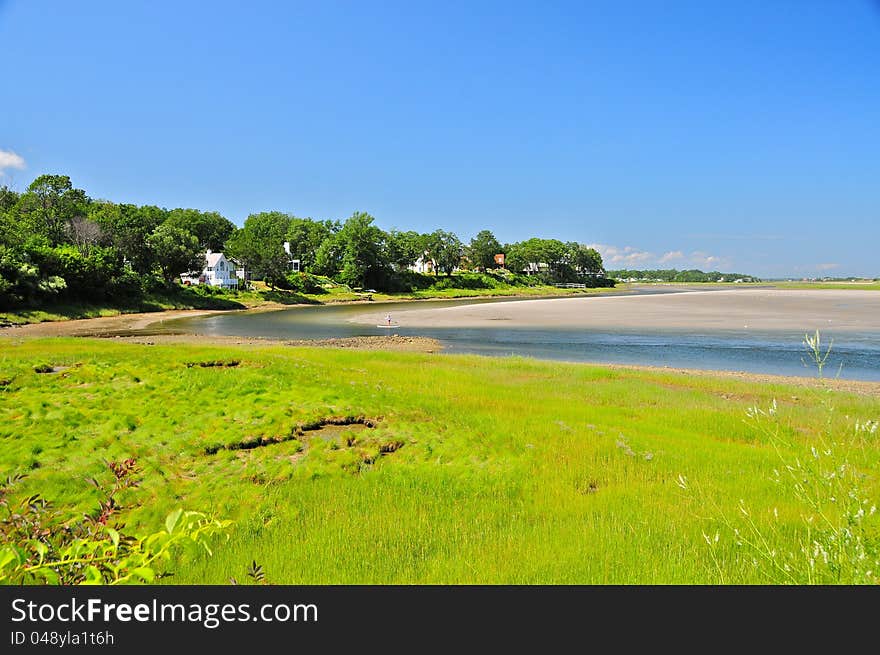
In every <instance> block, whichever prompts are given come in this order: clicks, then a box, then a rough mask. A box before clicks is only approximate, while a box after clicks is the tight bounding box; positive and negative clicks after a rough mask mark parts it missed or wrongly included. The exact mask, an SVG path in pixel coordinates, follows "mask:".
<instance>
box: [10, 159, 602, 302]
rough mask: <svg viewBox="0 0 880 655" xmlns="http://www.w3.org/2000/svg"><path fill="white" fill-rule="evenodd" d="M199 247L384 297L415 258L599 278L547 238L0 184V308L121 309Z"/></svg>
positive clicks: (199, 258) (583, 250)
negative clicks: (238, 217)
mask: <svg viewBox="0 0 880 655" xmlns="http://www.w3.org/2000/svg"><path fill="white" fill-rule="evenodd" d="M284 242H289V248H290V253H288V252H286V251H285V249H284V246H283V244H284ZM208 249H211V250H213V251H223V252H225V253H226V255H227V257H229V258H231V259H233V260H234V261H235V262H237V263H238V265H239V266H243V267H244V268H245V270H247V271H248V273H249V275H250V277H251V278H252V279H258V280H264V281H265V282H266V283H267V284H268V285H269V286H270V287H273V288H274V287H281V288H290V287H291V285H295V284H296V283H297V279H296V276H292V275H291V271H290V260H291V259H299V260H300V262H301V266H302V269H303V270H305V271H308V272H309V273H310V274H314V275H321V276H327V277H330V278H332V279H334V280H336V281H337V282H340V283H342V284H348V285H350V286H352V287H361V288H365V287H373V288H376V289H382V290H390V291H394V290H406V289H409V288H412V287H413V286H414V285H418V283H419V281H418V280H416V279H415V278H416V277H418V276H415V274H413V273H412V271H410V270H409V268H410V267H411V266H413V265H414V264H415V263H416V262H417V261H419V260H420V259H422V260H430V262H431V265H432V267H433V268H434V270H435V271H436V272H437V273H438V274H440V275H445V276H450V275H452V273H453V272H454V271H456V270H457V269H464V270H473V271H488V270H490V269H495V268H499V266H498V264H497V263H496V261H495V257H496V255H498V254H504V255H505V256H506V264H505V265H506V268H507V269H509V270H511V271H514V272H521V271H524V270H526V269H528V268H529V266H530V264H538V263H540V264H541V266H533V267H532V268H534V270H533V271H532V272H534V273H535V274H536V275H538V276H539V277H541V279H542V280H543V281H546V282H572V281H582V280H601V279H603V276H604V269H603V267H602V258H601V256H600V255H599V253H598V252H596V251H595V250H593V249H591V248H588V247H587V246H585V245H583V244H578V243H575V242H569V243H564V242H561V241H558V240H555V239H537V238H533V239H528V240H526V241H522V242H519V243H513V244H502V243H500V242H499V241H498V240H497V239H496V238H495V236H494V234H492V232H491V231H489V230H482V231H480V232H479V233H478V234H477V235H476V236H475V237H474V238H473V239H471V240H470V241H469V242H468V243H463V242H462V241H461V239H460V238H459V237H458V236H457V235H456V234H454V233H453V232H449V231H446V230H440V229H438V230H435V231H433V232H430V233H419V232H415V231H401V230H396V229H392V230H390V231H385V230H382V229H380V228H379V227H378V226H377V225H375V219H374V218H373V217H372V216H370V215H369V214H367V213H365V212H355V213H354V214H352V215H351V216H350V217H349V218H348V219H346V220H344V221H339V220H314V219H311V218H299V217H296V216H293V215H291V214H287V213H283V212H277V211H271V212H261V213H256V214H251V215H250V216H248V218H247V219H246V220H245V222H244V225H243V226H242V227H241V228H238V227H236V225H235V224H234V223H233V222H232V221H230V220H229V219H227V218H225V217H224V216H222V215H220V214H219V213H217V212H211V211H200V210H197V209H183V208H177V209H166V208H163V207H158V206H155V205H134V204H126V203H114V202H110V201H108V200H100V199H93V198H90V197H89V196H88V195H87V194H86V192H85V191H84V190H82V189H78V188H76V187H74V186H73V184H72V182H71V180H70V178H69V177H68V176H66V175H41V176H39V177H37V178H36V179H35V180H34V181H33V182H32V183H31V184H30V185H29V186H28V187H27V188H26V189H25V190H24V191H22V192H17V191H15V190H13V189H11V188H9V187H8V186H0V305H3V306H5V307H15V306H19V305H26V304H33V303H40V302H45V301H49V300H74V299H75V300H86V301H123V300H124V301H131V300H132V299H135V298H137V297H139V295H141V294H143V293H144V292H146V291H151V290H158V289H165V290H173V289H174V288H175V287H176V283H177V282H178V281H179V279H180V276H181V275H182V274H187V273H191V272H194V271H200V270H201V269H202V267H203V266H204V261H205V260H204V255H205V251H206V250H208ZM422 282H423V280H422ZM596 283H598V282H596Z"/></svg>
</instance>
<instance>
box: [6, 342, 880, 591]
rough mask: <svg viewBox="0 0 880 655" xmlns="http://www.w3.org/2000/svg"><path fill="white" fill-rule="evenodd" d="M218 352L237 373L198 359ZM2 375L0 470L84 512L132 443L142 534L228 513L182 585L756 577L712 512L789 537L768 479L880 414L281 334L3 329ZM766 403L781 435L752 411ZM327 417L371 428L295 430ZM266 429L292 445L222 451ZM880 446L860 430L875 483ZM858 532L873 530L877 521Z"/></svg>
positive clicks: (788, 516) (789, 397) (512, 361)
mask: <svg viewBox="0 0 880 655" xmlns="http://www.w3.org/2000/svg"><path fill="white" fill-rule="evenodd" d="M216 360H224V361H226V360H237V361H239V365H238V366H235V367H217V366H214V367H201V366H189V367H188V366H187V363H192V362H198V361H216ZM42 364H48V365H51V366H53V367H56V368H60V367H68V368H66V369H62V370H60V372H57V373H46V374H37V373H35V372H34V370H33V369H34V366H38V365H42ZM0 379H3V380H4V381H7V382H8V384H5V385H4V386H2V387H0V443H2V450H0V467H2V470H0V472H2V473H3V474H4V475H5V474H7V473H11V472H15V471H20V472H26V473H27V474H28V475H27V478H26V479H25V481H24V483H23V485H22V491H23V492H26V491H39V492H41V493H42V494H43V495H44V496H45V497H47V498H49V499H51V500H53V501H55V502H56V503H58V504H59V505H61V506H64V507H68V508H69V509H70V511H71V512H77V511H81V510H82V509H84V508H86V507H88V506H89V504H90V503H91V502H93V500H94V499H93V497H92V493H93V490H92V489H91V488H90V487H89V485H88V484H86V483H85V478H87V477H90V476H94V475H95V474H96V473H98V472H99V471H100V470H101V467H102V466H103V464H102V459H104V458H106V459H121V458H125V457H136V458H137V460H138V462H139V464H140V465H141V466H142V467H143V469H144V477H143V484H142V487H141V489H140V490H139V491H138V497H139V500H140V501H141V506H140V507H139V508H138V509H136V510H134V511H133V513H132V515H131V518H130V523H129V525H130V528H131V529H130V531H137V528H143V530H142V531H147V530H149V529H153V528H156V527H157V526H160V525H161V521H162V520H163V518H164V516H165V515H166V514H167V513H168V511H170V509H173V508H175V507H178V506H182V507H185V508H187V509H192V510H200V511H205V512H209V513H212V514H214V515H216V516H217V517H219V518H228V519H232V520H233V521H234V524H233V525H232V527H231V528H230V529H229V535H230V538H229V540H228V541H223V542H218V543H217V544H216V548H215V549H214V556H213V557H211V558H207V557H205V558H203V559H197V560H195V561H192V562H188V563H187V565H186V566H181V567H179V570H178V573H177V575H176V576H175V577H174V578H172V579H170V582H172V583H173V582H176V583H211V584H223V583H227V582H228V581H229V579H230V578H233V577H234V578H236V579H238V580H242V579H243V578H245V577H246V571H247V568H248V567H249V566H250V564H251V562H252V561H254V560H255V561H256V562H257V563H258V564H259V565H261V566H262V567H263V570H264V571H265V575H266V578H267V580H268V581H269V582H270V583H291V584H328V583H368V584H369V583H392V584H396V583H401V584H408V583H441V584H458V583H490V584H495V583H525V584H532V583H587V584H606V583H619V584H631V583H639V584H642V583H644V584H666V583H698V584H699V583H715V582H719V581H723V582H726V583H741V584H750V583H764V582H767V577H766V574H765V572H764V571H763V570H762V569H761V568H760V567H755V566H751V565H749V562H748V561H746V559H745V558H744V557H743V556H742V551H741V549H740V547H738V546H737V545H736V543H735V542H734V540H733V539H727V538H725V539H720V540H719V542H718V544H717V546H715V547H714V548H708V547H707V544H706V541H705V538H704V535H706V534H714V531H715V529H714V527H713V526H714V525H716V524H717V519H718V514H717V513H713V512H712V511H710V509H711V508H718V509H719V510H720V511H722V512H725V513H727V514H729V513H733V512H735V511H736V510H737V507H738V506H739V502H740V500H741V499H746V500H747V502H748V505H749V507H750V508H752V516H753V518H754V520H755V521H756V522H757V524H758V525H759V526H760V527H762V528H764V529H765V532H766V533H767V534H769V535H772V539H774V540H776V542H775V544H774V545H775V546H776V547H777V548H778V549H779V550H780V551H783V550H787V551H794V550H796V549H797V548H798V547H799V544H800V543H801V541H802V537H803V532H804V522H803V520H802V504H801V503H800V501H799V499H798V497H797V495H796V494H795V493H793V492H792V491H791V490H790V489H788V488H786V487H784V486H780V485H779V484H778V483H777V482H775V481H774V476H773V470H774V468H778V467H779V457H780V453H781V454H782V456H784V457H786V458H793V457H795V456H797V455H798V454H799V453H800V452H802V451H803V449H805V448H806V449H809V447H810V445H811V444H812V443H814V442H815V441H816V440H817V439H819V438H820V437H821V435H822V434H827V433H828V431H829V430H830V431H833V432H834V433H835V434H852V433H853V428H852V426H853V424H854V422H855V421H857V420H858V421H862V422H865V421H876V420H877V419H878V418H880V400H878V398H877V397H871V396H861V395H855V394H848V393H838V392H835V393H830V392H829V396H828V397H829V398H832V399H833V402H834V405H835V412H834V413H833V415H831V416H830V417H829V415H828V412H827V411H826V409H825V408H824V407H823V406H822V404H821V403H817V402H815V397H814V396H813V395H811V393H810V391H809V390H808V389H805V388H804V387H796V386H789V385H786V384H784V383H783V382H780V383H778V384H767V383H752V382H747V381H743V380H738V379H731V378H722V377H718V378H716V377H711V376H699V377H688V376H686V375H683V374H679V373H673V372H664V371H642V370H639V371H635V370H627V369H608V368H602V367H596V366H588V365H582V364H567V363H559V362H541V361H536V360H531V359H525V358H505V359H497V358H484V357H477V356H437V355H426V354H417V353H390V352H364V351H349V350H342V349H340V350H334V349H313V348H294V347H285V346H268V345H267V346H240V347H226V346H214V345H204V346H202V345H141V344H132V343H121V342H118V341H113V340H84V339H51V340H49V339H44V340H21V341H16V340H13V339H3V340H0ZM774 400H775V401H776V407H777V414H776V419H777V425H778V432H777V433H774V434H775V435H777V436H778V437H780V438H777V436H774V437H773V438H771V437H770V436H768V434H767V433H766V432H763V431H761V430H758V429H755V426H754V425H750V424H749V423H748V422H747V418H748V417H747V412H748V410H749V408H751V407H755V406H761V407H765V406H768V405H769V404H770V403H772V402H773V401H774ZM330 417H366V418H368V419H370V420H371V421H373V422H375V426H374V427H372V428H365V427H363V426H360V427H361V428H362V429H359V430H357V431H352V432H347V431H346V429H345V428H340V429H339V431H338V432H337V433H333V432H330V436H325V433H324V432H323V431H308V430H307V431H302V432H301V433H300V432H297V427H298V426H299V427H302V426H304V425H308V424H310V423H315V422H316V421H320V420H322V419H327V418H330ZM255 439H256V440H259V439H263V440H265V441H267V442H268V441H272V440H277V441H278V443H269V444H267V445H264V446H259V447H255V448H250V449H239V450H233V449H221V450H218V451H217V452H215V453H214V454H207V453H206V449H210V447H211V446H214V445H217V444H226V445H228V444H236V443H241V442H244V441H253V440H255ZM877 439H878V435H877V434H876V431H875V432H870V431H865V430H863V431H862V432H860V433H859V439H858V440H857V441H853V443H852V444H851V447H852V448H851V450H852V461H853V462H855V463H856V465H857V466H858V471H859V474H860V476H861V477H860V484H861V486H862V488H863V489H864V492H865V494H867V495H868V496H869V497H872V498H877V497H878V494H880V482H878V473H880V457H878V454H880V445H878V442H877ZM349 441H350V442H351V443H349ZM394 443H398V444H401V445H400V446H399V447H396V449H394V450H393V451H391V452H387V453H385V454H382V452H381V451H382V449H383V448H388V447H389V444H394ZM781 444H782V445H781ZM681 478H684V479H686V480H687V481H689V483H690V484H691V485H699V488H700V490H701V494H702V495H701V496H700V497H697V496H695V494H693V493H689V492H688V491H685V490H683V489H682V488H681V487H680V484H679V481H680V479H681ZM774 508H775V509H776V515H773V514H772V513H771V511H772V510H773V509H774ZM864 525H865V529H866V535H867V536H868V538H871V539H874V540H876V539H877V538H878V535H880V532H878V525H877V517H876V516H872V517H868V518H867V519H866V523H865V524H864ZM771 528H772V529H771Z"/></svg>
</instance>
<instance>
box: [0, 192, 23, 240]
mask: <svg viewBox="0 0 880 655" xmlns="http://www.w3.org/2000/svg"><path fill="white" fill-rule="evenodd" d="M18 199H19V194H18V193H16V192H15V191H14V190H12V189H10V188H9V187H8V186H5V185H4V186H0V245H3V244H8V245H12V244H16V243H20V242H21V229H20V228H21V226H20V221H19V218H18V210H17V205H18Z"/></svg>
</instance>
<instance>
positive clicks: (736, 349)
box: [154, 290, 880, 381]
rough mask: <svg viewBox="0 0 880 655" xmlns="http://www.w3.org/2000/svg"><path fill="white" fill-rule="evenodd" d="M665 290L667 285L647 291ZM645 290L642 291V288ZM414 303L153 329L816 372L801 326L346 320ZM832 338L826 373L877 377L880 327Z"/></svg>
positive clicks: (211, 319)
mask: <svg viewBox="0 0 880 655" xmlns="http://www.w3.org/2000/svg"><path fill="white" fill-rule="evenodd" d="M651 292H653V293H668V292H671V291H660V290H655V291H651ZM642 293H644V291H643V292H642ZM475 302H476V303H483V302H516V300H515V299H503V298H492V299H478V300H475V299H469V300H454V301H431V302H430V304H428V302H425V306H426V307H432V308H433V307H448V306H454V305H461V304H472V303H475ZM415 306H419V305H415V304H414V303H413V302H404V303H383V304H381V305H379V304H375V305H373V304H358V305H339V306H332V305H331V306H318V307H293V308H290V309H283V310H279V311H273V312H255V313H233V314H217V315H211V316H201V317H195V318H186V319H178V320H174V321H167V322H165V323H163V324H162V327H161V328H159V329H158V330H154V331H162V332H184V333H198V334H205V335H211V336H213V335H234V336H247V337H266V338H276V339H323V338H330V337H352V336H369V335H380V334H381V335H387V334H388V333H389V332H392V333H395V334H400V335H411V336H426V337H433V338H435V339H438V340H439V341H440V342H441V343H442V344H443V346H444V351H443V352H446V353H472V354H479V355H495V356H503V355H521V356H527V357H536V358H540V359H550V360H564V361H575V362H602V363H615V364H638V365H644V366H669V367H676V368H679V367H680V368H699V369H717V370H731V371H748V372H753V373H771V374H777V375H814V374H815V367H813V368H810V367H808V366H806V365H805V363H804V360H805V359H806V351H805V349H804V346H803V337H804V335H803V332H800V331H784V330H779V331H763V332H762V331H754V330H701V331H694V330H680V329H678V330H673V329H659V328H638V329H635V328H631V329H615V330H613V331H609V330H591V329H583V328H578V329H570V328H564V329H555V328H542V329H535V328H512V327H507V326H504V325H499V326H498V327H491V328H408V327H398V328H395V329H393V330H390V331H389V330H388V329H383V328H378V327H374V326H372V325H359V324H357V323H352V322H350V320H349V319H351V318H353V317H355V316H357V315H359V314H363V313H375V312H376V311H377V310H379V311H381V312H383V314H384V313H389V314H391V316H392V317H394V314H395V312H398V311H403V310H405V309H413V308H414V307H415ZM832 338H833V340H834V341H833V347H832V351H831V356H830V357H829V358H828V361H827V366H826V370H825V374H826V375H827V376H829V377H833V376H835V375H840V377H842V378H847V379H854V380H876V381H880V333H876V332H863V333H852V332H841V333H839V334H836V333H834V331H833V330H828V331H826V332H824V333H823V340H825V341H830V340H831V339H832Z"/></svg>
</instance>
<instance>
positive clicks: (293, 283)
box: [285, 273, 327, 294]
mask: <svg viewBox="0 0 880 655" xmlns="http://www.w3.org/2000/svg"><path fill="white" fill-rule="evenodd" d="M285 282H286V285H285V286H286V288H288V289H290V290H291V291H295V292H296V293H312V294H316V293H327V290H326V289H324V287H322V286H321V283H320V281H319V280H318V279H317V278H316V277H315V276H314V275H309V274H308V273H290V274H289V275H288V276H287V277H286V278H285Z"/></svg>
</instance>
